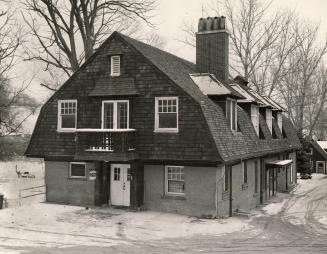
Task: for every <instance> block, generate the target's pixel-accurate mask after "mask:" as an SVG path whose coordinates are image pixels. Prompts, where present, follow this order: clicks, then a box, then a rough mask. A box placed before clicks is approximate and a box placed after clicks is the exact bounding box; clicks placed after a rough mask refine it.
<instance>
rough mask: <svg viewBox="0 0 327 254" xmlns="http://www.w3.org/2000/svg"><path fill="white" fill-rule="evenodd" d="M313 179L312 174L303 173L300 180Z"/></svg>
mask: <svg viewBox="0 0 327 254" xmlns="http://www.w3.org/2000/svg"><path fill="white" fill-rule="evenodd" d="M311 178H312V176H311V174H309V173H301V174H300V179H305V180H306V179H311Z"/></svg>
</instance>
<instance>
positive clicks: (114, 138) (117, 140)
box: [76, 129, 135, 153]
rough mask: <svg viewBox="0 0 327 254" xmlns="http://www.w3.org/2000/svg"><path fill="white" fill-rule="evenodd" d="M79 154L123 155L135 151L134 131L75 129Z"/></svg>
mask: <svg viewBox="0 0 327 254" xmlns="http://www.w3.org/2000/svg"><path fill="white" fill-rule="evenodd" d="M76 138H77V142H76V145H77V146H76V147H77V150H78V151H79V152H85V151H87V152H115V153H124V152H129V151H134V150H135V129H121V130H109V129H77V130H76Z"/></svg>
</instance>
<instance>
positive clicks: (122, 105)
mask: <svg viewBox="0 0 327 254" xmlns="http://www.w3.org/2000/svg"><path fill="white" fill-rule="evenodd" d="M127 115H128V104H127V102H118V103H117V121H118V123H117V128H118V129H127V122H128V116H127Z"/></svg>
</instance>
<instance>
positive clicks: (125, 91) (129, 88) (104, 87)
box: [89, 76, 138, 96]
mask: <svg viewBox="0 0 327 254" xmlns="http://www.w3.org/2000/svg"><path fill="white" fill-rule="evenodd" d="M137 94H138V92H137V90H136V87H135V84H134V79H133V78H122V77H115V78H112V77H107V76H103V77H101V78H99V80H98V81H97V82H96V84H95V87H94V89H93V90H92V91H91V92H90V93H89V96H105V95H137Z"/></svg>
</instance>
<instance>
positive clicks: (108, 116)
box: [103, 103, 114, 129]
mask: <svg viewBox="0 0 327 254" xmlns="http://www.w3.org/2000/svg"><path fill="white" fill-rule="evenodd" d="M103 118H104V119H103V120H104V128H105V129H113V128H114V122H113V118H114V104H113V103H104V116H103Z"/></svg>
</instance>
